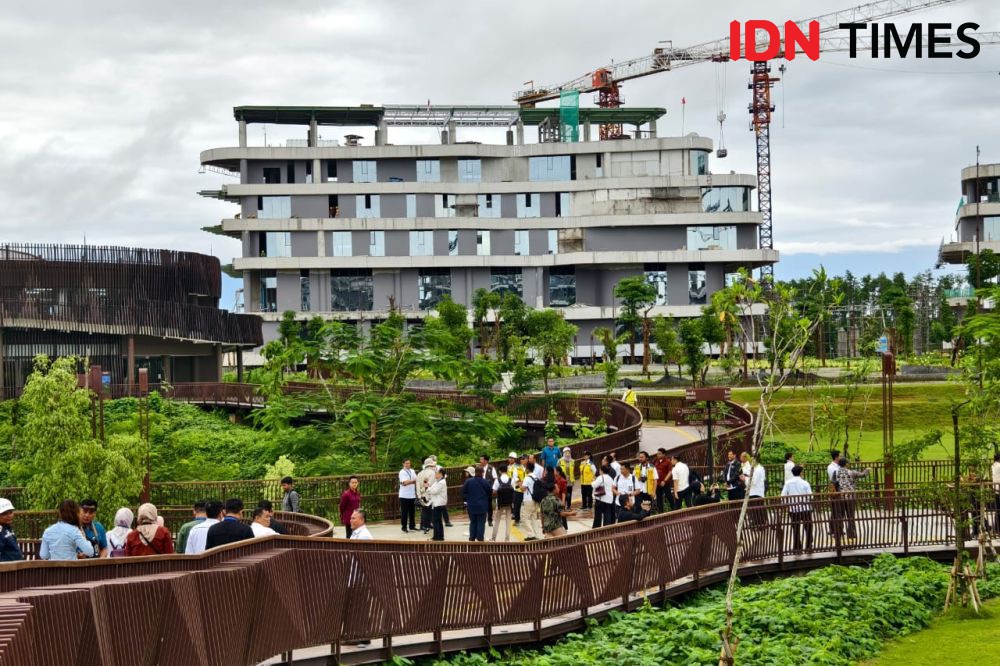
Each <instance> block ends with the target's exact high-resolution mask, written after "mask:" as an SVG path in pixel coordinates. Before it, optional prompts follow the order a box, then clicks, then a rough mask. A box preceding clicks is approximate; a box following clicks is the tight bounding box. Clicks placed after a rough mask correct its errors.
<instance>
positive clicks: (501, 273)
mask: <svg viewBox="0 0 1000 666" xmlns="http://www.w3.org/2000/svg"><path fill="white" fill-rule="evenodd" d="M490 291H497V292H508V291H509V292H511V293H514V294H517V296H518V298H523V291H522V278H521V269H520V268H494V269H493V270H492V271H491V272H490Z"/></svg>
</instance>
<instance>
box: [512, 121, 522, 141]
mask: <svg viewBox="0 0 1000 666" xmlns="http://www.w3.org/2000/svg"><path fill="white" fill-rule="evenodd" d="M514 132H515V133H516V134H517V145H519V146H523V145H524V121H523V120H521V119H520V118H518V119H517V123H516V124H515V125H514Z"/></svg>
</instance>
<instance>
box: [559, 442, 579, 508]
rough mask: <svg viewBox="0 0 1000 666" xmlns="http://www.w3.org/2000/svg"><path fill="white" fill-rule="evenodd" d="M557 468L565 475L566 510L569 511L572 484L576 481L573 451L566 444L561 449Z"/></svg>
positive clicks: (571, 502) (571, 498)
mask: <svg viewBox="0 0 1000 666" xmlns="http://www.w3.org/2000/svg"><path fill="white" fill-rule="evenodd" d="M558 467H559V469H560V470H562V473H563V476H565V477H566V504H565V506H566V510H567V511H569V509H570V506H571V505H572V504H573V485H574V484H575V483H576V470H575V469H574V465H573V452H572V451H571V450H570V448H569V447H568V446H567V447H566V448H564V449H563V451H562V458H560V459H559V465H558Z"/></svg>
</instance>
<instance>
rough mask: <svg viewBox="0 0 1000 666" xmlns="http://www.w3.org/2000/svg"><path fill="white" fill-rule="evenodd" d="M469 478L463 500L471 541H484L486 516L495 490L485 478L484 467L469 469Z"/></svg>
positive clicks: (464, 485) (463, 492) (464, 487)
mask: <svg viewBox="0 0 1000 666" xmlns="http://www.w3.org/2000/svg"><path fill="white" fill-rule="evenodd" d="M465 471H466V472H467V473H468V474H469V478H468V479H466V480H465V483H464V484H462V499H464V500H465V510H466V511H467V512H468V513H469V541H483V540H485V538H486V515H487V512H488V509H489V506H490V497H491V496H492V495H493V488H492V487H490V484H488V483H487V482H486V479H484V478H483V468H482V467H475V468H473V467H468V468H466V470H465Z"/></svg>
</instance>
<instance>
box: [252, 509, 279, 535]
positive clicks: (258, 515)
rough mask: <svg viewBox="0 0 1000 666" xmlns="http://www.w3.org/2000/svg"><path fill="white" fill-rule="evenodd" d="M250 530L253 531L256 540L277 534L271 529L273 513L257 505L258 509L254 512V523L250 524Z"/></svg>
mask: <svg viewBox="0 0 1000 666" xmlns="http://www.w3.org/2000/svg"><path fill="white" fill-rule="evenodd" d="M250 529H251V531H253V537H254V538H255V539H259V538H261V537H266V536H274V535H275V534H277V532H275V531H274V530H273V529H272V528H271V512H270V511H268V510H267V509H265V508H264V507H262V506H260V505H257V508H256V509H254V510H253V522H252V523H250Z"/></svg>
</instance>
